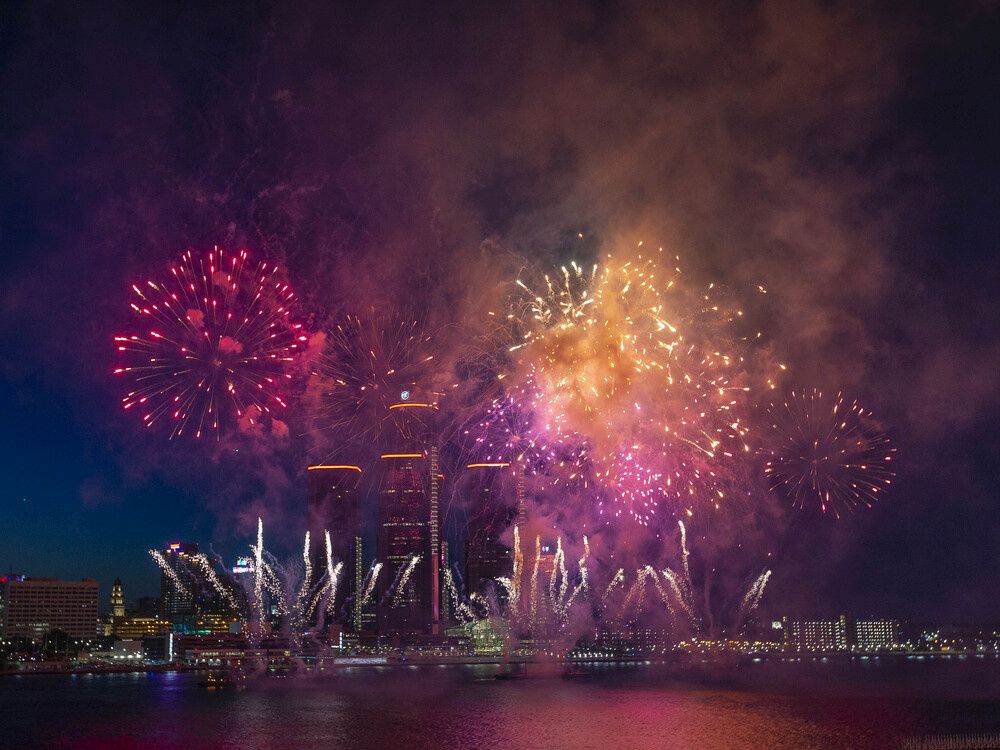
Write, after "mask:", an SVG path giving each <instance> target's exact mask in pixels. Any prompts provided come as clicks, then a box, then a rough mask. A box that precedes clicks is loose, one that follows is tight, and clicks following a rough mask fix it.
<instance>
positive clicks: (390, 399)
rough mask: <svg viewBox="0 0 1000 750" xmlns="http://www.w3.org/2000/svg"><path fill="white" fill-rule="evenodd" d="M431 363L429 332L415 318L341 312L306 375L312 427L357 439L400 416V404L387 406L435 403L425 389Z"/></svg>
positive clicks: (430, 377) (431, 368) (432, 343)
mask: <svg viewBox="0 0 1000 750" xmlns="http://www.w3.org/2000/svg"><path fill="white" fill-rule="evenodd" d="M434 365H435V352H434V341H433V338H432V337H431V335H430V334H428V333H427V332H425V330H424V328H423V326H422V324H421V323H420V322H419V321H416V320H404V319H402V318H398V317H396V316H392V315H382V314H377V313H375V312H374V311H370V314H369V315H367V316H366V317H364V318H362V317H358V316H355V315H347V316H345V317H344V318H343V319H342V320H341V321H340V322H338V323H337V324H336V325H334V326H333V327H332V328H331V329H330V330H329V331H328V332H327V337H326V345H325V349H324V352H323V354H322V356H321V357H320V359H319V363H318V365H317V366H316V369H315V371H314V372H313V374H312V376H311V377H310V382H309V392H308V398H309V401H310V404H311V408H312V412H313V424H314V426H315V429H316V430H317V431H320V432H325V433H327V434H332V435H336V436H337V437H338V440H340V441H342V440H343V438H344V436H345V435H346V436H348V437H350V438H352V439H354V440H358V441H362V440H365V439H370V438H373V437H374V436H376V435H377V434H378V432H379V430H380V429H381V427H382V425H383V424H384V423H385V421H386V420H387V419H392V418H394V417H399V416H400V414H401V413H402V411H404V410H401V409H395V410H394V409H392V408H391V407H393V406H395V405H398V404H400V403H405V404H413V403H418V402H421V401H429V402H430V403H431V404H433V405H436V399H437V397H436V395H433V394H430V395H429V394H428V393H427V390H426V384H427V383H428V382H429V381H430V380H431V379H432V377H433V368H434ZM408 413H409V412H408ZM399 423H400V425H402V423H403V422H402V420H400V422H399Z"/></svg>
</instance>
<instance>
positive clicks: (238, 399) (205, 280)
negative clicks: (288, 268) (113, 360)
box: [114, 248, 306, 437]
mask: <svg viewBox="0 0 1000 750" xmlns="http://www.w3.org/2000/svg"><path fill="white" fill-rule="evenodd" d="M132 294H133V299H132V301H131V303H130V306H131V308H132V310H133V312H134V313H135V315H136V317H137V319H138V320H137V322H138V325H137V326H136V329H135V331H134V332H132V333H128V334H124V335H121V336H116V337H115V344H116V346H117V348H118V351H119V353H120V355H121V356H122V357H123V359H124V360H125V361H124V363H123V364H122V365H121V366H120V367H118V368H116V369H115V371H114V372H115V374H118V375H122V376H125V377H127V378H128V379H129V381H130V382H131V387H132V389H131V390H130V391H129V392H128V393H127V394H126V395H125V396H124V397H123V398H122V405H123V406H124V407H125V409H127V410H131V409H135V410H136V411H138V412H140V413H141V414H142V420H143V422H144V423H145V424H146V426H147V427H152V426H154V425H156V424H159V423H161V422H165V423H169V425H170V427H169V432H170V436H171V437H175V436H179V435H181V434H184V433H190V434H193V435H194V436H195V437H201V436H202V434H204V433H205V432H206V431H214V432H215V433H216V434H217V435H218V434H219V433H220V432H221V431H222V430H223V428H224V426H226V425H227V423H229V422H233V421H237V420H248V421H249V422H250V423H253V422H255V421H256V420H258V419H259V418H260V417H261V415H265V414H267V415H270V414H272V413H273V411H274V410H275V409H279V408H284V407H285V405H286V401H285V397H284V396H283V395H282V391H283V389H284V385H285V383H286V381H287V380H288V379H290V378H291V374H290V372H289V364H290V363H291V362H292V361H293V360H294V359H295V358H296V356H297V355H298V354H299V353H300V352H301V350H302V348H303V346H304V345H305V341H306V336H305V335H304V333H303V331H302V325H301V324H300V323H296V322H294V321H293V319H292V305H293V303H294V300H295V295H294V294H293V292H292V290H291V289H290V288H289V286H288V284H286V283H284V282H283V281H282V280H281V277H280V274H279V273H278V268H277V266H275V265H274V264H272V263H268V262H266V261H262V262H260V263H258V264H253V263H252V262H250V260H249V258H248V256H247V253H246V251H245V250H244V251H241V252H239V253H235V254H228V253H226V252H225V251H223V250H219V249H218V248H216V249H214V250H211V251H210V252H208V253H205V254H197V253H195V252H193V251H190V250H189V251H187V252H185V253H184V254H183V255H181V257H180V260H179V261H178V262H177V263H175V264H174V265H173V267H172V268H171V269H170V276H169V277H168V278H167V279H166V280H164V281H152V280H149V281H146V282H145V284H141V285H140V284H133V285H132Z"/></svg>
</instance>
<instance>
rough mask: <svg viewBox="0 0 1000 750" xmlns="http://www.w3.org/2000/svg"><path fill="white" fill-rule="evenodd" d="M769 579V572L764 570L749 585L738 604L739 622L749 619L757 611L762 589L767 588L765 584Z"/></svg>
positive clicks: (762, 592) (762, 593) (762, 594)
mask: <svg viewBox="0 0 1000 750" xmlns="http://www.w3.org/2000/svg"><path fill="white" fill-rule="evenodd" d="M770 578H771V571H770V570H765V571H764V572H763V573H761V574H760V575H759V576H757V578H755V579H754V581H753V583H752V584H750V588H748V589H747V592H746V594H744V595H743V601H742V602H740V621H741V622H742V621H743V620H745V619H746V618H747V617H749V616H750V615H751V614H752V613H753V611H754V610H755V609H757V605H758V604H760V599H761V597H762V596H764V587H765V586H767V582H768V580H769V579H770Z"/></svg>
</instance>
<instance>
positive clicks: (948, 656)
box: [0, 652, 1000, 678]
mask: <svg viewBox="0 0 1000 750" xmlns="http://www.w3.org/2000/svg"><path fill="white" fill-rule="evenodd" d="M990 658H992V659H1000V654H997V653H982V652H909V653H884V654H845V653H840V652H828V653H815V654H812V653H810V654H794V653H788V654H786V653H782V654H749V655H744V654H740V655H739V658H735V659H734V658H730V657H729V656H727V655H721V658H712V657H702V658H698V656H697V655H695V656H694V657H691V658H677V657H676V656H675V657H674V658H662V657H660V658H650V657H640V656H636V657H606V658H558V657H553V658H542V659H538V658H531V657H521V658H516V659H507V660H504V659H502V658H500V657H479V658H476V657H427V658H420V657H416V658H413V657H400V656H398V655H391V656H374V655H361V654H359V655H354V656H323V657H305V658H304V659H303V660H301V661H289V662H287V663H285V662H282V663H271V664H268V666H267V669H266V670H265V671H266V672H274V673H285V672H295V671H304V672H313V671H326V670H330V671H341V670H346V669H366V668H367V669H389V668H394V669H401V668H407V667H419V666H428V667H441V666H455V667H462V666H496V667H498V668H502V667H503V666H504V665H517V666H524V667H528V666H531V665H535V666H537V667H552V666H559V667H563V668H570V669H572V668H573V667H580V668H586V667H587V666H607V665H629V666H641V665H654V664H655V665H660V666H671V667H674V668H676V669H677V670H678V672H679V673H684V672H690V671H699V670H717V669H720V668H722V669H736V668H738V667H740V666H745V665H747V664H751V663H763V662H772V663H774V662H787V663H801V662H820V663H823V662H836V663H844V662H852V661H858V662H862V661H881V660H884V661H887V662H901V661H926V660H935V661H936V660H947V661H966V660H976V661H979V660H985V659H990ZM246 661H247V662H253V661H255V660H252V659H247V660H246ZM236 669H239V666H234V665H208V664H140V665H134V666H133V665H121V666H105V667H102V666H100V665H94V666H78V667H72V668H51V669H45V668H41V669H27V670H22V669H15V670H10V669H7V670H3V671H0V678H3V677H18V676H31V675H102V674H158V673H170V672H174V673H178V674H183V673H203V672H226V671H233V670H236Z"/></svg>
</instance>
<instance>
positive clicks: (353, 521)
mask: <svg viewBox="0 0 1000 750" xmlns="http://www.w3.org/2000/svg"><path fill="white" fill-rule="evenodd" d="M307 473H308V482H309V518H310V528H311V530H312V532H313V539H314V540H315V541H314V544H315V547H314V550H315V555H316V560H315V563H319V565H320V566H324V567H319V568H318V569H320V570H323V569H325V565H326V540H325V539H324V537H323V534H324V533H329V534H330V551H331V559H332V561H333V564H334V566H337V565H338V564H339V566H340V569H339V573H338V578H337V592H336V596H335V598H334V601H333V602H332V605H331V609H332V612H333V617H334V620H335V621H336V622H337V623H339V624H341V625H344V626H349V627H351V628H353V629H354V630H360V629H361V618H360V601H359V598H358V592H359V591H361V587H362V579H363V575H364V571H363V569H362V564H363V560H362V537H361V498H360V492H359V484H360V481H361V475H362V469H361V467H360V466H357V465H354V464H317V465H314V466H310V467H309V469H308V472H307Z"/></svg>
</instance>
